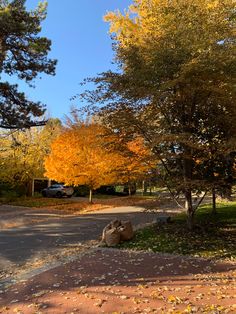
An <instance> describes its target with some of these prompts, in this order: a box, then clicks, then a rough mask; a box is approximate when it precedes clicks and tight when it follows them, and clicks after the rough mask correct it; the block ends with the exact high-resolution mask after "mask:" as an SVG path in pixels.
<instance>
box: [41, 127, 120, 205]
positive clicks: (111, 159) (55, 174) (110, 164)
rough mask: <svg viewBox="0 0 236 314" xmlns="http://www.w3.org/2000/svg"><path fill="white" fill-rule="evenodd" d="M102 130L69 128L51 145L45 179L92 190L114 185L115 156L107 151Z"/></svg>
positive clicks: (115, 154)
mask: <svg viewBox="0 0 236 314" xmlns="http://www.w3.org/2000/svg"><path fill="white" fill-rule="evenodd" d="M105 138H106V137H105V132H104V128H103V127H102V126H100V125H98V124H84V123H81V124H80V125H78V124H76V125H72V126H71V127H70V128H69V129H66V130H65V131H64V132H63V133H62V134H61V135H60V136H59V137H58V138H57V139H56V140H55V141H54V142H53V143H52V151H51V154H50V155H49V156H48V157H47V158H46V160H45V168H46V176H48V177H49V178H51V179H53V180H56V181H58V182H63V183H65V184H67V185H74V186H77V185H87V186H88V187H89V189H90V196H89V201H90V202H92V192H93V190H95V189H97V188H99V187H100V186H101V185H109V184H112V183H114V182H115V181H116V169H117V166H118V163H119V160H120V159H119V155H118V154H117V153H115V152H113V151H111V150H110V149H109V148H107V145H106V140H105Z"/></svg>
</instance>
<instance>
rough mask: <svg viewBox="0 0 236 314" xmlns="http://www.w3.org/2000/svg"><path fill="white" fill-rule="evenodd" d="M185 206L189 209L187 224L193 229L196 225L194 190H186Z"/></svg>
mask: <svg viewBox="0 0 236 314" xmlns="http://www.w3.org/2000/svg"><path fill="white" fill-rule="evenodd" d="M185 198H186V202H185V207H186V209H187V224H188V229H189V230H193V227H194V214H195V208H194V206H193V200H192V191H191V190H187V191H186V192H185Z"/></svg>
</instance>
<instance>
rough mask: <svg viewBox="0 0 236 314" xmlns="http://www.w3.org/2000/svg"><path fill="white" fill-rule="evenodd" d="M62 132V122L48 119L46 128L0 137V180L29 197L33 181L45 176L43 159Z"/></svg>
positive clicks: (20, 131)
mask: <svg viewBox="0 0 236 314" xmlns="http://www.w3.org/2000/svg"><path fill="white" fill-rule="evenodd" d="M60 132H61V122H60V120H58V119H50V120H49V121H48V122H47V124H46V125H45V126H42V127H32V128H31V129H27V130H24V131H22V130H18V131H15V132H13V133H12V134H11V135H9V134H6V133H5V132H2V133H1V137H0V160H1V161H0V181H1V182H3V183H7V184H9V185H10V186H11V187H12V188H16V189H20V190H21V191H22V192H23V193H26V194H30V184H31V182H32V179H33V178H35V177H37V178H42V177H43V176H44V172H45V170H44V158H45V156H46V155H48V154H49V153H50V146H51V142H52V141H53V139H54V138H55V137H56V136H58V135H59V133H60Z"/></svg>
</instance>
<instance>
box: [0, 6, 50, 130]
mask: <svg viewBox="0 0 236 314" xmlns="http://www.w3.org/2000/svg"><path fill="white" fill-rule="evenodd" d="M46 7H47V5H46V2H44V3H42V2H40V3H39V5H38V7H37V8H36V10H34V11H27V10H26V7H25V1H24V0H13V1H8V0H0V127H1V128H5V129H19V128H28V127H30V126H36V125H41V124H43V123H45V122H44V121H40V120H39V119H38V118H39V117H41V116H42V115H43V114H44V112H45V106H44V105H42V104H41V103H39V102H33V101H30V100H29V99H27V97H26V96H25V94H24V93H22V92H19V91H18V86H17V85H12V84H10V83H9V82H7V81H6V82H4V81H2V79H3V74H4V75H5V77H6V76H17V78H18V79H20V80H24V81H25V82H26V83H29V84H30V82H32V80H33V79H35V78H36V77H37V75H38V74H39V73H46V74H52V75H54V73H55V65H56V61H55V60H51V59H48V58H47V55H48V52H49V51H50V47H51V41H50V40H49V39H47V38H45V37H41V36H39V33H40V31H41V22H42V21H43V20H44V19H45V17H46Z"/></svg>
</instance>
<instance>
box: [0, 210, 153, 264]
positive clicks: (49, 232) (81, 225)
mask: <svg viewBox="0 0 236 314" xmlns="http://www.w3.org/2000/svg"><path fill="white" fill-rule="evenodd" d="M142 211H143V208H139V207H131V206H129V207H119V208H112V209H109V210H108V209H105V210H104V211H99V212H93V213H90V214H84V215H78V216H71V217H60V218H58V217H50V218H49V219H45V221H44V222H40V223H37V224H33V225H29V226H25V227H24V226H21V227H15V228H12V229H2V230H0V267H2V268H4V267H6V266H8V265H9V264H12V265H24V264H26V263H27V262H29V261H30V260H32V259H33V258H34V257H35V256H39V255H40V253H41V252H47V253H51V254H53V252H54V250H55V249H58V248H66V247H70V246H71V245H72V246H73V245H77V244H78V245H83V244H86V242H88V241H90V240H97V239H99V237H100V236H101V233H102V230H103V228H104V227H105V226H106V225H107V224H108V223H109V222H110V221H111V220H114V219H121V220H131V222H132V223H133V225H134V226H137V225H139V224H145V223H149V222H152V221H153V219H154V217H156V215H157V214H154V213H144V212H142ZM22 213H24V215H29V213H28V212H27V210H26V211H22ZM27 213H28V214H27ZM36 214H37V212H35V210H34V215H36ZM39 214H41V212H39ZM22 215H23V214H22Z"/></svg>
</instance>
